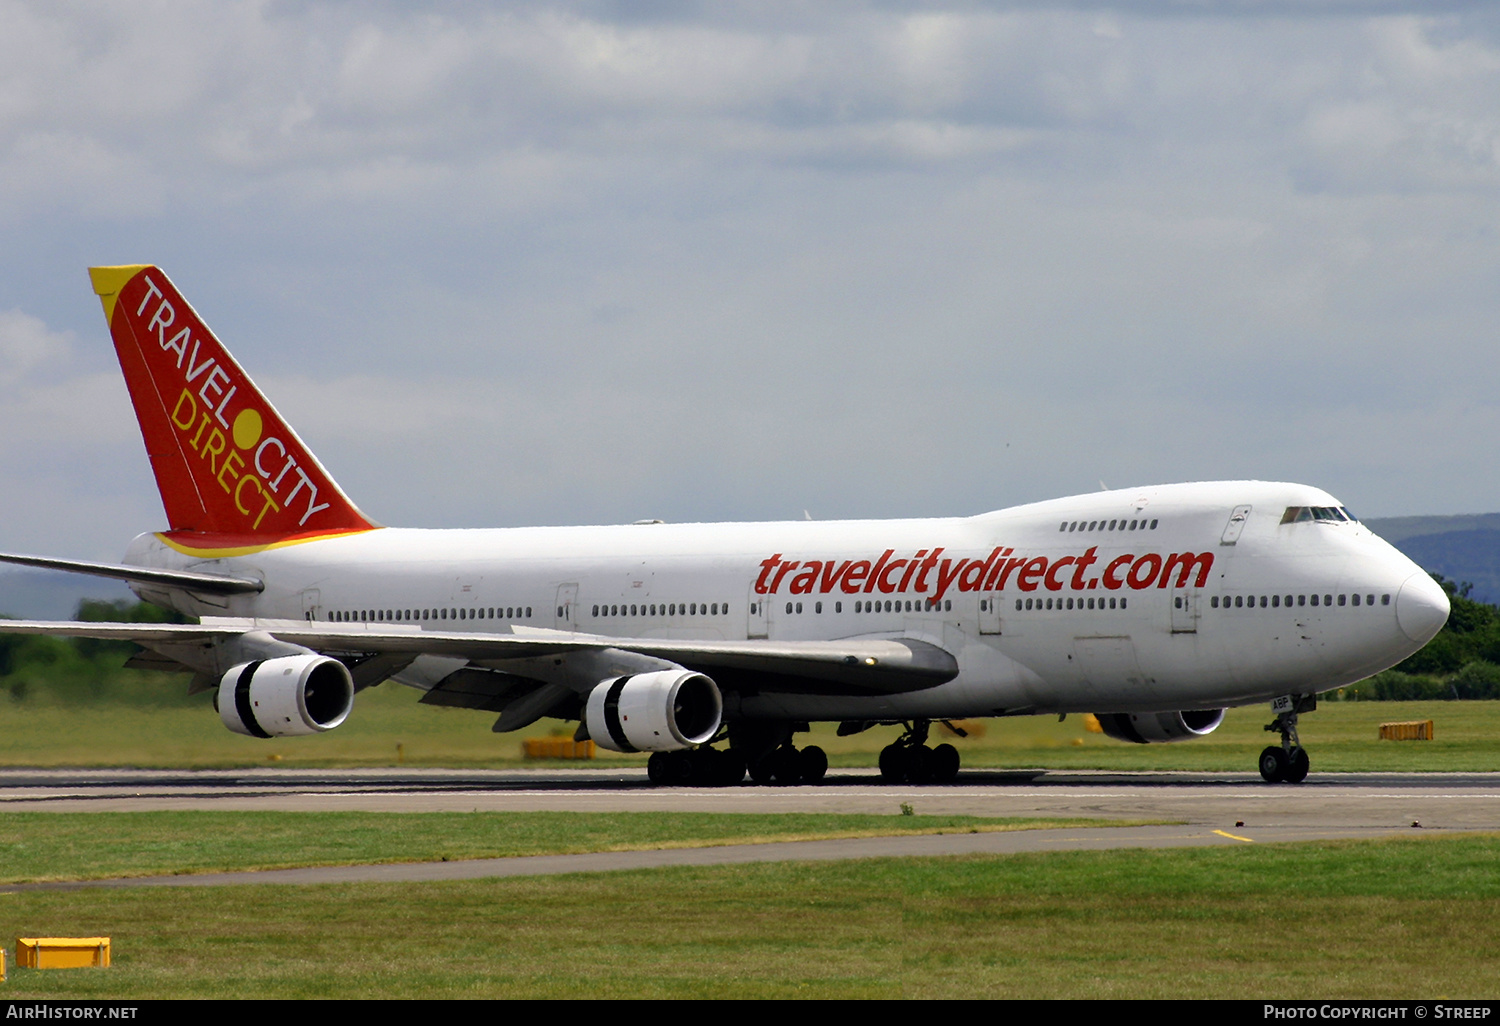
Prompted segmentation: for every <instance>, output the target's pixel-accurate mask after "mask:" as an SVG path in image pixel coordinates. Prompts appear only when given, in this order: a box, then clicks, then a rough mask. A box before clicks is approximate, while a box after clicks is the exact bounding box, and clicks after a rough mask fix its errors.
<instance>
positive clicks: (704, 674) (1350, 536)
mask: <svg viewBox="0 0 1500 1026" xmlns="http://www.w3.org/2000/svg"><path fill="white" fill-rule="evenodd" d="M90 275H91V277H92V280H93V285H94V291H95V292H96V293H97V294H98V295H99V297H100V299H101V300H102V301H103V304H104V314H105V319H106V321H107V322H108V324H109V329H110V334H111V335H112V336H113V339H114V344H115V350H116V352H117V354H118V356H119V359H120V366H121V369H122V370H123V371H124V375H125V383H126V387H127V388H128V389H129V392H130V397H131V401H132V402H133V403H134V406H135V411H136V415H137V417H138V419H139V421H140V427H141V434H142V436H143V438H144V440H145V444H146V452H147V456H148V457H149V459H150V462H151V468H152V470H153V472H154V473H155V474H156V482H157V486H158V488H159V489H160V492H161V498H162V504H163V506H164V507H165V509H166V520H167V525H168V526H167V529H166V530H164V531H157V532H152V533H149V534H142V535H140V536H139V537H137V538H136V539H135V540H134V541H133V542H131V543H130V546H129V548H128V549H127V550H126V552H125V556H124V559H123V561H122V562H121V563H119V564H100V563H85V562H80V561H77V560H65V559H52V558H46V557H39V556H20V555H0V560H4V561H8V562H12V563H20V564H23V565H28V566H40V567H50V568H55V569H63V570H71V571H76V572H80V573H86V574H95V575H100V576H104V577H112V578H117V579H121V580H124V581H126V582H128V583H129V585H130V587H131V588H132V589H133V590H134V591H135V592H136V594H138V595H139V596H140V597H141V598H143V599H147V600H149V601H151V602H154V603H157V604H158V605H161V606H165V607H168V608H170V609H175V610H178V611H180V612H182V613H185V614H189V615H191V616H194V617H197V618H198V619H199V623H196V624H167V625H155V624H150V625H143V624H98V623H44V622H22V621H15V622H4V623H3V624H0V631H3V632H8V633H32V634H52V635H63V636H76V637H92V638H107V639H126V640H130V641H133V642H135V643H136V644H138V645H139V646H140V647H141V652H140V653H139V654H138V655H136V656H135V657H134V658H133V659H132V660H131V662H130V665H133V666H139V667H152V668H161V669H180V670H186V671H189V672H191V673H192V674H193V678H192V684H191V685H190V687H191V689H192V690H193V691H204V690H212V691H213V692H214V693H215V699H216V705H217V708H218V713H219V717H220V719H221V720H222V721H223V723H224V725H225V726H226V727H228V728H229V729H230V730H232V731H236V732H238V733H241V734H247V735H253V736H255V737H262V738H265V737H285V736H290V735H309V734H317V733H321V732H323V731H328V730H333V729H334V728H336V727H338V726H339V724H341V723H343V722H344V720H345V718H346V717H348V716H349V714H350V711H351V709H352V708H353V704H354V701H355V696H356V694H357V693H358V692H359V691H360V690H361V689H363V688H365V687H368V686H370V685H373V684H378V683H380V682H382V681H384V680H387V679H390V680H394V681H397V682H399V683H401V684H404V685H407V686H409V687H413V688H417V689H419V690H421V691H422V692H423V696H422V699H421V701H423V702H426V703H429V704H433V705H446V706H458V707H463V708H470V709H479V710H486V711H488V712H490V713H494V714H498V717H499V718H498V719H497V720H496V721H495V724H494V730H496V731H498V732H505V731H513V730H519V729H521V728H523V727H525V726H527V725H529V724H531V723H533V722H535V721H536V720H538V719H540V718H541V717H544V716H552V717H562V718H565V719H570V720H576V721H578V724H579V725H578V733H577V736H578V737H579V738H580V739H583V738H592V739H593V740H594V741H595V742H596V743H597V744H599V745H600V746H602V747H604V748H607V749H610V750H612V751H617V752H637V751H639V752H650V753H652V754H651V756H650V760H649V763H648V768H649V771H650V776H651V779H652V780H654V781H657V782H678V783H697V784H727V783H738V782H740V781H742V780H743V779H744V777H745V775H746V773H747V772H748V773H749V775H750V776H751V777H752V778H753V779H755V780H756V781H758V782H761V783H769V782H775V783H783V784H789V783H798V782H808V783H814V782H817V781H819V780H821V779H823V776H824V773H825V772H826V770H827V766H828V762H827V758H826V756H825V755H824V753H823V752H822V751H821V750H820V749H819V748H817V747H816V746H807V747H803V748H800V749H799V748H798V747H797V746H796V744H795V740H794V739H795V738H796V735H797V734H798V733H800V732H802V731H805V730H807V727H808V724H809V723H810V722H811V721H815V720H823V721H836V722H837V723H838V724H839V728H838V729H839V733H841V734H850V733H855V732H859V731H863V730H866V729H869V728H871V727H878V726H899V727H901V728H902V729H901V733H900V736H899V737H898V738H897V740H895V741H894V742H893V743H891V744H890V745H889V746H887V747H886V748H885V749H884V750H883V751H882V753H881V756H880V769H881V773H882V774H883V776H884V777H885V778H886V779H888V780H892V781H906V782H911V783H923V782H945V781H951V780H953V779H954V778H955V776H956V775H957V774H958V771H959V755H958V752H957V751H956V750H955V748H954V747H953V746H952V745H949V744H942V745H937V746H936V747H932V746H930V745H929V744H928V736H929V730H930V728H931V725H932V723H933V722H934V721H940V722H941V721H951V720H954V719H960V718H975V717H989V716H1020V715H1038V714H1051V715H1057V714H1063V713H1094V714H1096V715H1097V716H1098V719H1099V723H1100V724H1101V726H1102V727H1103V729H1104V732H1105V733H1106V734H1108V735H1110V736H1111V737H1114V738H1118V739H1119V740H1121V741H1131V742H1136V743H1153V742H1169V741H1181V740H1188V739H1192V738H1195V737H1201V736H1202V735H1205V734H1208V733H1209V732H1210V731H1212V730H1213V729H1214V728H1215V727H1217V726H1218V725H1219V723H1220V722H1221V720H1222V719H1223V716H1224V711H1225V709H1226V707H1228V706H1234V705H1245V704H1251V703H1260V702H1270V703H1271V706H1272V713H1273V716H1274V720H1273V723H1272V724H1271V726H1269V727H1268V729H1271V730H1275V731H1277V732H1279V734H1280V737H1281V742H1280V744H1275V745H1271V746H1269V747H1267V748H1266V749H1265V751H1264V752H1262V753H1261V758H1260V766H1259V769H1260V772H1261V775H1262V776H1263V777H1264V778H1265V779H1266V780H1267V781H1271V782H1278V781H1287V782H1297V781H1301V780H1303V779H1304V778H1305V777H1306V776H1307V772H1308V755H1307V752H1306V750H1305V749H1304V748H1303V747H1302V746H1301V744H1300V742H1299V740H1298V736H1297V718H1298V715H1299V714H1301V713H1304V712H1307V711H1310V710H1312V709H1313V708H1315V707H1316V696H1317V695H1318V693H1320V692H1323V691H1328V690H1330V689H1333V688H1337V687H1340V686H1341V685H1345V684H1350V683H1353V682H1354V681H1357V680H1360V679H1362V678H1364V677H1367V676H1369V675H1370V674H1373V673H1376V672H1378V671H1380V670H1383V669H1385V668H1387V667H1389V666H1392V665H1394V664H1396V663H1397V662H1400V661H1401V660H1402V659H1404V658H1406V657H1407V656H1408V655H1410V654H1411V653H1413V652H1415V651H1417V650H1418V649H1419V648H1421V647H1422V646H1423V645H1424V644H1425V643H1426V642H1427V641H1428V640H1429V639H1430V638H1432V637H1433V635H1435V634H1436V633H1437V632H1438V630H1439V628H1441V627H1442V625H1443V623H1444V622H1445V621H1446V619H1447V616H1448V599H1447V596H1446V595H1445V594H1444V592H1443V590H1442V589H1441V588H1440V587H1439V586H1438V585H1437V584H1436V583H1434V581H1433V580H1432V578H1431V577H1429V576H1428V575H1427V574H1425V573H1423V572H1422V570H1421V568H1419V567H1417V566H1416V565H1415V564H1413V563H1412V562H1411V560H1409V559H1407V558H1406V557H1405V556H1403V555H1401V553H1399V552H1397V551H1396V550H1395V549H1394V548H1392V547H1391V546H1390V545H1388V544H1387V543H1386V542H1384V541H1382V540H1381V539H1380V538H1378V537H1376V536H1375V535H1374V534H1373V533H1372V532H1371V531H1370V530H1369V529H1368V528H1366V527H1364V526H1363V525H1362V524H1360V523H1359V522H1358V521H1357V520H1356V519H1355V518H1354V517H1353V516H1352V515H1351V514H1350V513H1349V511H1348V510H1346V509H1345V508H1344V507H1343V505H1342V504H1341V503H1340V502H1339V501H1338V500H1337V499H1335V498H1334V497H1333V496H1331V495H1329V494H1328V493H1326V492H1324V491H1321V490H1319V489H1317V488H1310V487H1307V486H1305V485H1297V484H1277V483H1269V482H1263V481H1222V482H1204V483H1194V484H1174V485H1155V486H1150V487H1142V488H1128V489H1123V490H1118V491H1104V492H1097V493H1093V494H1088V495H1079V496H1073V497H1071V498H1065V499H1054V500H1051V501H1048V502H1037V503H1032V504H1030V505H1025V506H1017V507H1013V508H1010V509H1004V510H999V511H997V512H992V513H983V514H980V515H978V516H969V517H953V518H939V519H930V520H855V521H843V522H805V521H793V522H787V523H739V524H737V523H728V524H664V523H660V522H656V521H652V522H647V523H637V524H626V525H618V526H600V527H550V528H549V527H529V528H508V529H498V530H410V529H404V528H394V527H382V526H380V525H379V524H377V523H375V522H374V521H373V520H371V519H370V518H369V517H367V516H366V515H365V514H364V513H362V512H361V511H360V510H359V509H358V508H357V507H356V506H355V505H354V503H353V502H351V501H350V500H349V498H348V497H347V496H345V494H344V493H343V491H341V490H340V488H339V486H338V485H337V484H336V483H335V482H334V480H333V478H332V477H330V476H329V474H328V472H327V471H325V470H324V469H323V467H322V465H321V464H320V463H319V462H318V460H317V458H316V457H315V456H314V455H313V454H312V453H311V452H310V451H309V450H308V449H307V447H306V446H305V445H303V444H302V442H301V441H300V440H299V439H298V438H297V436H296V434H295V433H294V432H293V431H292V429H291V427H290V426H289V425H288V424H287V423H286V421H284V420H283V419H282V418H281V416H280V415H279V414H277V412H276V410H275V409H274V408H273V407H272V406H271V404H270V402H268V401H267V400H266V398H265V397H264V396H263V395H262V394H261V393H260V391H259V390H258V389H257V388H256V387H255V385H254V384H253V383H252V382H251V380H250V378H249V377H248V376H247V375H246V374H245V372H244V371H243V370H242V369H241V368H240V366H239V364H238V363H236V362H235V360H234V359H233V358H232V357H231V356H230V355H229V352H228V351H227V350H226V349H225V348H224V347H223V346H222V345H221V344H220V343H219V341H218V340H217V339H216V338H215V337H214V335H213V334H212V333H211V332H210V331H209V330H208V328H207V327H206V326H205V325H204V323H203V321H202V320H200V319H199V318H198V316H197V314H196V313H195V312H194V311H193V309H192V308H191V307H190V306H189V305H188V304H187V302H186V301H185V300H184V299H183V298H182V296H181V295H180V294H179V293H178V292H177V290H176V289H175V288H174V287H173V285H172V283H171V282H170V281H169V280H168V279H167V277H166V275H164V274H163V273H162V272H161V271H160V270H159V269H157V268H155V267H151V266H128V267H96V268H93V269H92V270H91V271H90Z"/></svg>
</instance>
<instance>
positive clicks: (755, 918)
mask: <svg viewBox="0 0 1500 1026" xmlns="http://www.w3.org/2000/svg"><path fill="white" fill-rule="evenodd" d="M1497 855H1500V839H1497V838H1495V837H1453V838H1422V839H1414V840H1401V841H1391V842H1385V843H1368V842H1361V843H1353V842H1350V843H1323V844H1307V845H1296V846H1270V845H1268V846H1245V847H1241V848H1232V849H1179V850H1170V851H1118V852H1077V853H1057V854H1049V855H1036V856H1033V855H1017V856H1008V857H994V858H977V857H976V858H953V859H910V860H867V861H858V862H835V863H817V864H810V863H806V864H765V865H753V866H734V867H725V868H680V869H668V870H655V871H647V872H625V873H609V874H592V875H577V876H565V877H550V878H532V879H513V880H489V881H475V882H465V883H442V884H411V885H402V886H390V885H345V886H319V887H284V888H283V887H278V888H269V887H234V888H206V889H202V890H197V889H189V890H179V889H173V890H170V891H167V890H156V889H149V888H148V889H139V890H129V891H89V892H76V891H75V892H32V893H25V894H13V895H7V896H4V897H3V898H0V930H3V932H0V936H3V937H7V938H13V937H15V936H17V935H20V936H27V935H58V934H61V935H95V934H102V935H107V936H110V937H112V938H113V944H114V967H113V968H111V969H108V970H90V969H79V970H51V971H35V970H20V969H14V968H13V969H12V970H11V973H10V979H9V982H8V983H6V984H4V985H3V989H4V994H5V997H6V998H9V999H27V998H44V997H49V998H105V997H111V998H126V999H129V998H170V997H206V998H231V997H262V998H264V997H271V998H306V997H346V998H356V997H414V998H415V997H468V998H502V997H503V998H517V997H521V998H537V997H567V998H579V997H589V998H630V997H655V998H693V997H733V998H765V997H771V998H775V997H782V998H785V997H819V998H839V997H885V998H894V997H906V998H932V997H1032V998H1045V997H1151V998H1267V997H1276V998H1416V997H1422V998H1439V997H1442V998H1449V999H1459V998H1485V997H1493V995H1494V994H1495V993H1496V992H1497V991H1500V963H1497V962H1496V960H1495V959H1494V958H1493V957H1491V952H1493V951H1494V949H1495V945H1496V940H1497V937H1496V934H1497V926H1496V924H1497V922H1500V916H1497V912H1500V907H1497V901H1500V874H1496V873H1495V872H1494V866H1495V864H1496V857H1497ZM7 943H8V942H7Z"/></svg>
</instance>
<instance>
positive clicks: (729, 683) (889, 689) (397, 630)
mask: <svg viewBox="0 0 1500 1026" xmlns="http://www.w3.org/2000/svg"><path fill="white" fill-rule="evenodd" d="M252 633H254V634H257V635H262V636H265V635H269V636H270V637H271V638H274V639H275V640H276V641H279V642H283V643H285V644H288V645H295V646H298V647H301V648H305V649H307V650H309V651H313V652H320V653H339V654H359V655H366V656H385V655H389V656H409V657H413V658H415V657H418V656H424V655H426V656H444V657H450V658H453V657H456V658H461V659H465V660H468V661H469V662H472V663H475V664H479V665H483V666H497V667H503V664H504V663H505V662H507V661H510V660H526V659H535V658H539V657H546V656H559V655H564V654H567V653H573V652H604V651H608V650H615V651H621V652H630V653H634V654H636V655H641V656H647V657H650V658H656V659H662V660H666V661H668V662H671V663H676V664H678V665H680V666H683V667H685V668H687V669H690V670H695V671H698V672H702V673H708V674H711V675H713V676H714V678H715V679H716V680H719V681H721V683H722V684H723V685H724V686H725V687H727V688H729V689H730V690H738V689H739V687H740V686H743V685H742V684H740V685H738V686H737V683H736V682H743V681H748V680H752V679H757V680H762V681H764V682H765V683H771V682H774V681H777V680H785V681H788V682H789V683H790V682H796V683H798V684H801V685H802V686H808V685H811V686H812V687H813V689H814V690H818V691H822V692H831V693H846V694H900V693H903V692H907V691H919V690H923V689H925V688H931V687H936V686H937V685H939V684H942V683H945V682H946V681H949V680H952V679H953V678H954V677H955V676H957V675H958V661H957V660H956V659H955V658H954V657H953V655H952V654H951V653H949V652H948V651H946V650H945V649H942V648H939V647H938V646H936V645H933V644H930V643H928V642H925V641H920V640H918V639H915V638H891V639H879V638H865V639H858V638H856V639H849V640H845V641H780V642H778V641H769V642H768V641H678V640H669V639H662V638H615V637H603V636H600V635H593V634H573V633H568V632H566V631H554V630H547V629H545V628H516V629H515V632H514V633H508V634H495V633H463V632H456V631H425V630H420V629H417V628H403V627H398V626H396V625H393V624H377V625H370V626H368V627H367V626H361V625H353V624H322V623H316V624H314V623H308V622H306V621H301V620H248V619H240V618H231V617H205V618H204V620H203V622H202V623H198V624H138V623H137V624H132V623H75V622H68V621H41V620H4V621H0V634H42V635H51V636H54V637H74V638H97V639H101V640H107V641H131V642H134V643H136V644H138V645H141V646H142V647H144V648H146V649H149V650H152V651H158V652H162V653H163V654H165V655H167V656H168V658H173V649H178V650H179V651H180V649H181V647H182V646H184V645H187V646H194V645H197V646H205V647H211V646H214V645H219V644H226V643H231V642H234V641H237V640H239V639H242V638H244V637H245V636H246V635H249V634H252Z"/></svg>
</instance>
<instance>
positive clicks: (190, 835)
mask: <svg viewBox="0 0 1500 1026" xmlns="http://www.w3.org/2000/svg"><path fill="white" fill-rule="evenodd" d="M891 812H892V815H885V816H878V815H838V814H826V813H824V814H808V813H778V814H775V815H771V814H756V813H702V812H694V813H672V812H656V813H650V814H643V813H604V812H474V813H443V812H429V813H404V814H403V813H366V812H317V813H314V812H207V811H170V812H81V813H54V812H4V813H0V882H4V883H24V882H29V881H44V880H47V881H50V880H92V879H104V878H109V877H119V876H154V875H159V874H176V873H209V872H220V871H229V870H241V869H273V868H283V867H291V866H347V865H359V864H368V863H380V862H436V861H439V860H441V861H448V860H453V859H476V858H501V857H508V856H517V855H556V854H567V853H573V852H595V851H644V850H658V849H663V848H697V847H707V846H711V845H718V844H754V843H759V842H765V841H804V840H823V839H828V838H836V837H891V836H895V835H900V834H932V833H979V832H981V831H983V832H991V831H998V830H1030V829H1038V828H1044V827H1065V826H1125V825H1133V824H1135V823H1140V822H1145V821H1142V820H1133V821H1128V822H1127V821H1122V820H1104V819H1099V820H1094V819H1068V818H1055V819H1042V818H1025V817H1015V818H1007V819H1001V818H996V817H982V816H918V815H913V816H903V815H899V814H898V810H897V806H896V804H895V803H894V802H892V808H891Z"/></svg>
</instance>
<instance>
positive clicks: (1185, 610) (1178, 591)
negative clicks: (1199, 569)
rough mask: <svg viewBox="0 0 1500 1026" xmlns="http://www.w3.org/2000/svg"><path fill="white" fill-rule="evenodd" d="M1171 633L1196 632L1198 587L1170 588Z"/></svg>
mask: <svg viewBox="0 0 1500 1026" xmlns="http://www.w3.org/2000/svg"><path fill="white" fill-rule="evenodd" d="M1172 633H1173V634H1196V633H1198V589H1197V588H1174V589H1173V590H1172Z"/></svg>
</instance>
